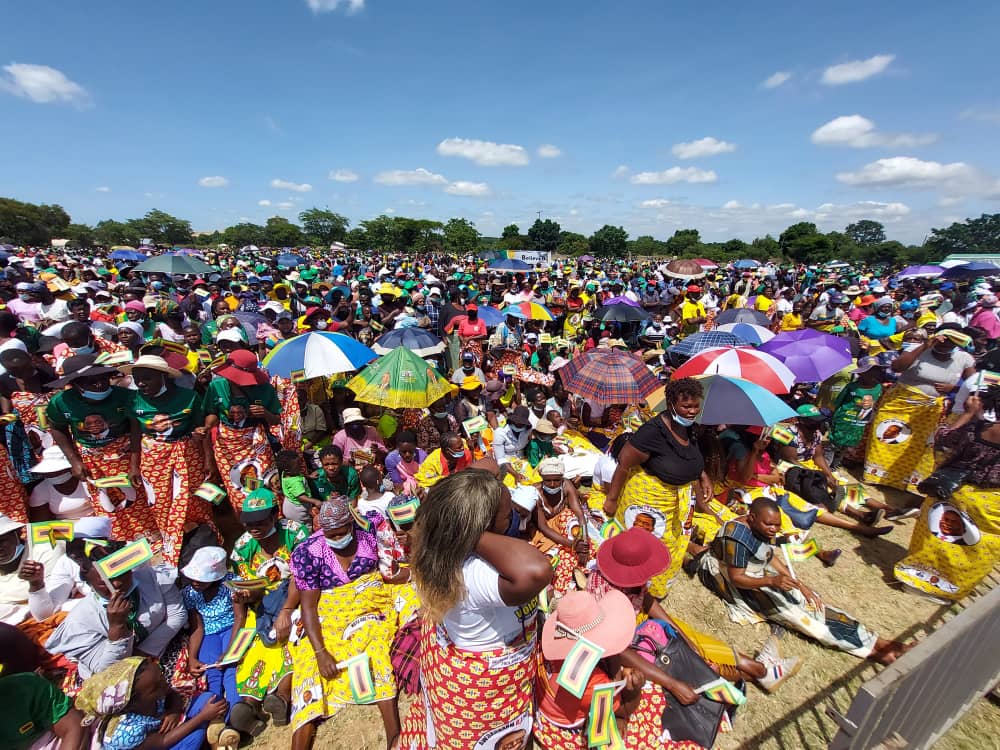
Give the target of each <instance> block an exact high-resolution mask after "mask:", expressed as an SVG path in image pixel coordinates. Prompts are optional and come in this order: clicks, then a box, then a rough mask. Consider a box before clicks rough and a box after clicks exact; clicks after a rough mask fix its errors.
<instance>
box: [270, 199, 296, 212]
mask: <svg viewBox="0 0 1000 750" xmlns="http://www.w3.org/2000/svg"><path fill="white" fill-rule="evenodd" d="M274 205H275V208H280V209H281V210H282V211H288V210H290V209H293V208H295V204H294V203H292V202H291V201H281V202H280V203H275V204H274Z"/></svg>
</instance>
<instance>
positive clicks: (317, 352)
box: [263, 331, 378, 380]
mask: <svg viewBox="0 0 1000 750" xmlns="http://www.w3.org/2000/svg"><path fill="white" fill-rule="evenodd" d="M377 357H378V355H377V354H376V353H375V352H373V351H372V350H371V349H369V348H368V347H367V346H365V345H364V344H362V343H361V342H360V341H356V340H354V339H352V338H351V337H350V336H345V335H344V334H342V333H326V332H322V331H317V332H313V333H303V334H300V335H298V336H295V337H294V338H290V339H288V340H287V341H282V342H281V343H280V344H278V345H277V346H276V347H274V349H272V350H271V352H270V354H268V355H267V356H266V357H264V362H263V365H264V367H266V368H267V371H268V372H269V373H271V374H272V375H278V376H279V377H283V378H291V379H292V380H302V379H306V380H308V379H309V378H319V377H324V376H327V375H339V374H341V373H345V372H353V371H354V370H360V369H361V368H362V367H364V366H365V365H367V364H368V363H369V362H371V361H372V360H373V359H375V358H377Z"/></svg>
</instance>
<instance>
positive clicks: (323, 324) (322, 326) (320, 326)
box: [316, 320, 329, 331]
mask: <svg viewBox="0 0 1000 750" xmlns="http://www.w3.org/2000/svg"><path fill="white" fill-rule="evenodd" d="M328 325H329V323H327V322H326V321H325V320H321V321H320V322H319V323H317V324H316V328H317V329H318V330H320V331H325V330H326V327H327V326H328Z"/></svg>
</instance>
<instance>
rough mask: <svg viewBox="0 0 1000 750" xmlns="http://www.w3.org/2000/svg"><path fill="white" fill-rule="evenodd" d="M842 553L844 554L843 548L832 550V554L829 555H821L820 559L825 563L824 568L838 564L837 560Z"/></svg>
mask: <svg viewBox="0 0 1000 750" xmlns="http://www.w3.org/2000/svg"><path fill="white" fill-rule="evenodd" d="M842 554H844V550H842V549H835V550H831V552H830V554H829V555H828V556H827V557H821V558H820V559H819V561H820V562H821V563H823V567H824V568H832V567H833V566H834V565H836V564H837V560H839V559H840V556H841V555H842Z"/></svg>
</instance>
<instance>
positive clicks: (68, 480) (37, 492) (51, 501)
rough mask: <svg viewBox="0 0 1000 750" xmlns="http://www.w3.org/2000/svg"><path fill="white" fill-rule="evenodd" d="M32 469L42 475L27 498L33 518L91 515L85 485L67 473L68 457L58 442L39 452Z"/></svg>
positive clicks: (53, 518)
mask: <svg viewBox="0 0 1000 750" xmlns="http://www.w3.org/2000/svg"><path fill="white" fill-rule="evenodd" d="M31 473H32V474H37V475H38V476H40V477H41V478H42V481H41V482H39V483H38V484H37V485H35V488H34V489H33V490H32V491H31V496H30V497H29V498H28V509H29V510H28V514H29V515H30V516H31V520H32V521H37V522H40V521H51V520H60V521H61V520H70V521H76V520H78V519H80V518H83V517H84V516H89V515H91V513H92V509H91V504H90V496H89V495H88V494H87V488H86V487H85V486H84V484H83V482H81V481H80V480H79V479H77V478H76V477H74V476H73V475H72V473H70V465H69V461H67V460H66V456H65V454H63V452H62V448H60V447H59V446H58V445H52V446H49V447H48V448H46V449H45V450H44V451H43V452H42V460H41V461H39V462H38V463H37V464H35V465H34V466H32V467H31Z"/></svg>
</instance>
